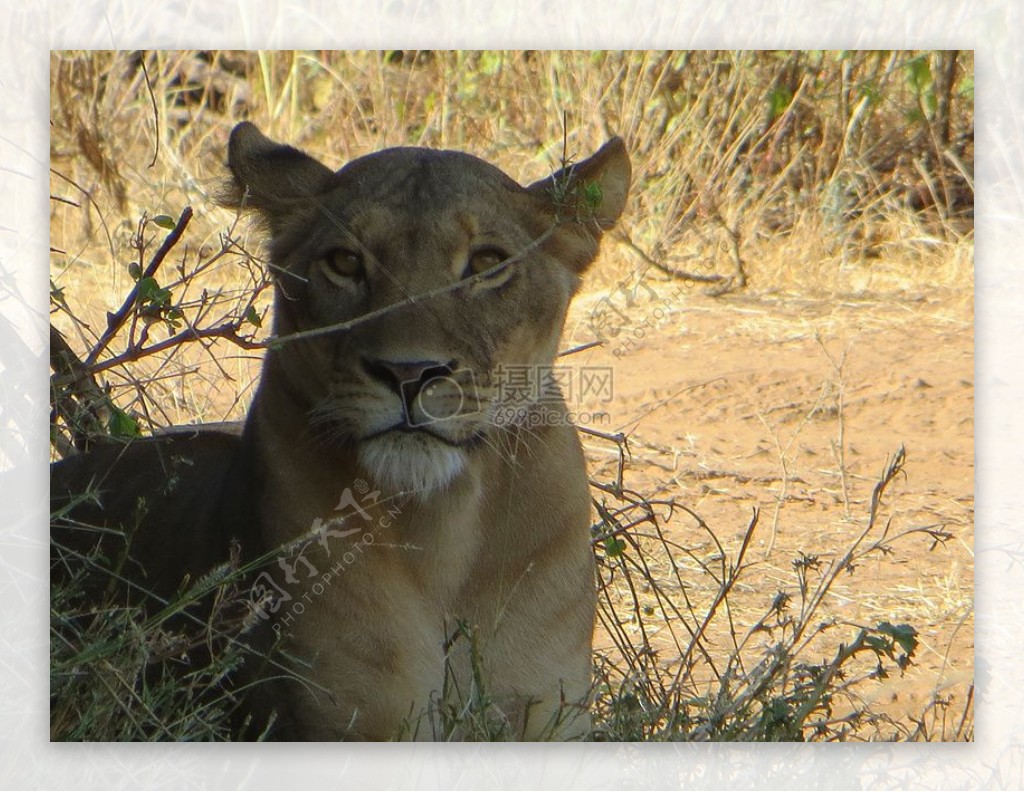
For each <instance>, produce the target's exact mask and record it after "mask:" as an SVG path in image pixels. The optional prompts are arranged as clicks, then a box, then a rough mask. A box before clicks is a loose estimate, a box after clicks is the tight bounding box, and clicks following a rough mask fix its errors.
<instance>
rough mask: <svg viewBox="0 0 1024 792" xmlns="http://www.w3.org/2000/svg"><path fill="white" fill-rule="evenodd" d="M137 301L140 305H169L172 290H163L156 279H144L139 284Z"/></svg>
mask: <svg viewBox="0 0 1024 792" xmlns="http://www.w3.org/2000/svg"><path fill="white" fill-rule="evenodd" d="M137 300H138V302H140V303H152V304H153V305H156V306H161V305H169V304H170V301H171V290H170V289H161V288H160V284H159V283H157V282H156V278H153V277H148V278H143V279H142V280H140V281H139V284H138V296H137Z"/></svg>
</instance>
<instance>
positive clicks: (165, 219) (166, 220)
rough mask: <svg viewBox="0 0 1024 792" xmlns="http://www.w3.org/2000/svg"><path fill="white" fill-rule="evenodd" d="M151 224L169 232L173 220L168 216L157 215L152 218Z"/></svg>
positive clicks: (172, 227) (172, 225)
mask: <svg viewBox="0 0 1024 792" xmlns="http://www.w3.org/2000/svg"><path fill="white" fill-rule="evenodd" d="M153 224H154V225H158V226H160V227H161V228H166V229H167V230H168V231H171V230H173V229H174V218H173V217H171V216H170V215H157V216H156V217H154V218H153Z"/></svg>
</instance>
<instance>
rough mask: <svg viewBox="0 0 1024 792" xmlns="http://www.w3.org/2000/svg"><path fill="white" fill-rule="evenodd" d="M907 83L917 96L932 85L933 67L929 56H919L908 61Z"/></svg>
mask: <svg viewBox="0 0 1024 792" xmlns="http://www.w3.org/2000/svg"><path fill="white" fill-rule="evenodd" d="M906 69H907V82H908V83H909V84H910V87H911V89H912V90H913V91H914V93H916V94H921V93H923V92H924V91H925V89H927V88H928V86H929V85H931V84H932V67H931V65H930V64H929V63H928V56H927V55H918V56H917V57H916V58H912V59H911V60H909V61H907V65H906Z"/></svg>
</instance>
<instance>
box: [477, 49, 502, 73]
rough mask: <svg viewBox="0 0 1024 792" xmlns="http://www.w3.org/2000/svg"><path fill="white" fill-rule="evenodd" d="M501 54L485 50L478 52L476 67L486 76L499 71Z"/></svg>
mask: <svg viewBox="0 0 1024 792" xmlns="http://www.w3.org/2000/svg"><path fill="white" fill-rule="evenodd" d="M501 66H502V56H501V53H500V52H492V51H490V50H486V51H484V52H481V53H480V63H479V66H478V68H479V69H480V72H481V73H482V74H486V75H487V76H488V77H489V76H491V75H494V74H497V73H498V72H500V71H501Z"/></svg>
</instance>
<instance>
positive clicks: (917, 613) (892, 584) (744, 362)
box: [563, 281, 974, 716]
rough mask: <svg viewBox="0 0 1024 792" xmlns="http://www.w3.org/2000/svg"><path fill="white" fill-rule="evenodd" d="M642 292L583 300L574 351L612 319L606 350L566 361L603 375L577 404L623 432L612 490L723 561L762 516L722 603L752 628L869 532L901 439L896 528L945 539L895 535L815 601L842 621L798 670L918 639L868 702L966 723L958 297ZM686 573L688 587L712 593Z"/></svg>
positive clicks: (594, 464) (964, 441)
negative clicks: (940, 712) (798, 571)
mask: <svg viewBox="0 0 1024 792" xmlns="http://www.w3.org/2000/svg"><path fill="white" fill-rule="evenodd" d="M650 285H651V288H650V289H648V288H646V286H645V287H644V288H643V289H638V290H635V291H634V292H633V293H631V294H630V295H629V298H632V303H633V304H632V305H630V304H629V298H627V296H626V295H625V293H623V292H612V293H609V292H604V293H603V294H602V293H597V294H590V295H584V296H582V297H581V298H580V299H579V300H578V301H577V303H576V304H575V305H574V308H573V311H572V314H571V316H570V323H569V325H568V327H567V331H568V332H569V334H570V338H569V340H568V343H567V347H568V346H572V345H573V343H580V342H582V341H584V340H587V339H588V338H592V337H593V331H594V329H595V327H601V326H602V325H601V322H604V319H603V317H604V316H605V314H602V313H601V312H602V311H605V312H606V311H607V310H608V308H609V307H615V308H617V309H618V312H617V313H616V314H615V316H616V317H617V319H616V321H615V322H613V323H611V324H609V323H607V322H604V325H603V328H604V329H603V330H602V331H601V332H602V333H603V335H605V336H606V339H607V340H606V342H605V344H604V345H603V346H601V347H598V348H594V349H590V350H586V351H584V352H581V353H577V354H575V355H572V356H570V357H567V358H564V359H563V361H564V362H569V361H571V363H572V365H573V366H578V367H581V369H582V368H587V369H589V368H590V367H595V370H597V369H599V368H600V367H602V366H611V367H612V371H613V377H614V380H613V382H614V394H613V397H612V398H611V399H610V400H609V401H606V402H603V403H600V404H599V403H597V402H596V401H595V400H593V399H591V401H590V402H589V403H587V404H586V405H583V406H582V407H581V409H585V408H589V410H590V411H594V410H598V409H602V408H603V409H604V410H605V411H607V413H608V418H607V419H606V420H604V421H600V420H594V421H592V422H591V423H590V424H589V425H590V426H591V427H592V428H594V429H598V430H601V431H604V432H626V433H627V434H628V436H629V438H630V447H631V449H632V451H633V458H632V461H631V463H630V464H629V465H627V468H626V474H625V483H626V484H627V485H628V486H630V487H632V488H633V489H635V490H637V491H639V492H642V493H643V494H644V495H645V496H647V497H649V498H674V499H675V500H676V501H678V502H679V503H682V504H685V505H686V506H688V507H690V508H692V509H694V510H695V511H697V512H698V513H699V514H700V515H701V517H703V518H704V520H705V521H706V522H707V523H708V524H709V526H710V527H711V528H712V530H713V531H714V532H715V535H716V536H717V537H718V538H719V539H720V540H721V541H722V543H723V545H725V548H726V552H727V554H728V553H729V552H735V551H736V549H737V545H738V543H739V540H740V537H741V536H742V534H743V532H744V529H745V528H746V526H747V524H748V523H749V521H750V516H751V510H752V509H753V508H758V509H760V510H761V512H760V522H759V525H758V528H757V529H756V532H755V534H754V539H753V542H752V544H751V546H750V550H749V551H748V560H749V562H750V563H751V567H750V568H749V569H748V570H747V571H746V573H745V575H744V577H743V579H742V585H740V586H738V587H737V595H736V597H735V598H734V605H735V607H734V609H733V610H734V614H733V616H734V618H735V620H736V621H737V623H739V624H741V625H742V624H744V620H746V622H745V623H746V624H747V625H749V624H750V623H752V621H753V619H754V618H756V615H757V614H760V613H763V612H764V610H765V608H766V607H767V605H768V604H769V603H770V602H771V599H772V597H773V596H774V595H775V594H776V592H778V591H780V590H786V591H789V592H794V591H795V581H796V578H795V573H794V570H793V566H792V561H793V560H794V559H795V558H797V557H798V556H799V554H800V553H804V554H808V555H809V554H814V555H817V556H819V557H821V559H822V560H823V561H825V562H828V561H831V560H833V559H835V558H837V557H838V556H839V555H841V554H842V553H843V552H844V551H845V550H846V548H847V547H849V546H850V543H851V542H853V541H854V540H855V539H856V537H857V536H858V535H859V534H860V533H861V532H862V531H863V530H864V527H865V525H866V524H867V520H868V511H869V502H870V497H871V492H872V489H873V487H874V485H875V482H876V481H877V480H878V476H879V474H880V473H881V471H882V470H883V468H884V466H885V464H886V462H887V459H888V458H889V457H890V456H891V455H892V454H893V453H895V452H896V451H897V449H898V448H899V447H900V445H901V444H902V445H903V446H904V447H905V449H906V466H905V473H906V475H905V476H904V477H900V478H899V479H897V480H896V481H895V482H894V483H893V485H892V487H891V489H890V491H889V493H888V494H887V497H886V499H885V501H884V504H883V510H884V513H885V516H886V517H887V518H888V517H890V516H891V524H890V533H891V534H896V533H899V532H900V531H904V530H907V529H910V528H920V527H930V528H933V529H935V530H937V531H940V532H943V533H945V534H948V538H947V539H946V540H945V541H944V542H940V543H938V544H936V543H935V541H934V540H933V537H932V536H931V535H929V534H927V533H918V534H914V535H911V536H907V537H905V538H904V539H901V540H899V541H898V542H896V543H895V545H894V552H893V553H891V554H888V555H885V556H882V555H881V554H877V557H875V558H872V559H867V560H865V562H864V563H863V564H862V565H860V566H859V567H858V568H857V569H856V570H855V572H854V574H849V575H847V574H844V575H843V576H842V578H841V579H840V580H839V581H838V584H837V586H836V587H835V588H834V589H833V590H832V592H831V593H830V594H829V596H828V597H827V599H826V600H825V603H824V604H825V608H826V609H827V611H828V614H827V615H829V616H831V617H834V618H836V619H837V620H838V621H839V625H840V626H839V627H838V628H837V629H836V630H835V631H834V632H835V633H836V634H835V635H834V642H833V649H832V650H830V651H827V653H826V650H824V649H823V650H822V655H821V656H819V657H816V658H812V659H814V660H818V661H820V660H821V659H824V658H825V657H826V656H828V655H830V654H831V653H832V652H833V651H834V646H835V645H836V644H838V642H839V641H841V640H844V639H847V640H848V639H849V638H850V637H852V635H853V634H854V632H855V628H854V627H853V625H876V624H878V623H879V622H883V621H888V622H891V623H892V624H903V623H906V624H911V625H912V626H913V627H915V628H916V629H917V630H918V633H919V639H920V642H921V643H920V647H919V649H918V651H917V653H916V655H915V657H914V664H913V665H912V666H911V667H910V669H908V671H907V672H906V674H905V675H902V676H901V675H899V674H897V675H893V676H890V677H889V678H888V679H886V680H884V681H883V682H880V683H870V685H869V688H868V689H866V690H865V691H863V692H864V693H865V695H866V696H867V697H868V698H869V699H870V700H874V701H876V702H878V705H879V706H881V707H882V708H884V709H885V710H886V711H887V712H890V713H891V714H893V715H896V716H902V715H916V714H919V713H920V712H921V710H922V708H923V707H924V706H925V705H926V704H927V703H928V702H929V701H930V700H931V699H932V697H933V695H935V694H939V695H941V696H944V697H948V696H950V695H953V697H954V699H953V700H954V702H957V701H958V702H959V703H960V711H961V712H962V711H963V702H964V701H965V700H966V694H967V688H968V686H969V684H970V682H971V678H972V676H973V527H974V494H973V493H974V403H973V402H974V398H973V393H974V374H973V370H974V336H973V317H972V306H971V304H970V302H969V300H967V299H964V298H963V297H962V296H961V297H960V298H944V299H943V298H930V297H925V296H920V295H917V296H914V295H905V296H903V297H900V298H893V297H889V298H887V299H884V300H883V299H864V300H859V301H854V300H850V301H846V302H837V301H836V300H830V301H808V300H799V299H770V298H758V297H750V296H744V295H739V296H727V297H722V298H716V299H712V298H708V297H705V296H703V295H701V294H700V293H699V290H698V289H693V288H691V289H681V288H680V286H678V285H674V284H672V283H669V282H665V281H661V282H656V283H655V282H652V283H651V284H650ZM609 301H610V302H611V306H610V305H609ZM595 317H596V318H595ZM584 440H585V446H586V449H587V453H588V457H589V460H590V469H591V476H592V478H593V479H595V480H598V481H611V480H612V479H614V478H615V475H616V468H617V461H616V452H615V448H614V445H613V444H611V443H608V442H606V441H603V440H601V439H600V438H597V437H594V436H589V437H588V436H584ZM783 459H784V460H785V464H783ZM665 533H666V536H667V537H668V538H669V539H671V540H673V541H676V542H678V543H679V544H680V545H681V546H683V547H686V548H688V549H691V550H693V551H694V553H695V554H702V553H703V554H705V555H706V554H708V553H711V552H713V551H714V549H715V548H714V547H713V546H712V545H711V544H710V543H709V542H708V537H707V535H706V534H705V533H703V532H702V531H700V530H698V529H697V528H696V526H695V524H694V521H693V520H692V519H691V518H690V517H688V516H687V515H685V514H677V515H675V516H673V517H672V518H671V519H669V520H668V521H667V522H666V523H665ZM691 572H692V573H693V579H692V580H688V581H685V583H686V585H687V586H691V585H692V593H693V594H696V595H699V594H700V593H701V591H703V592H704V593H705V594H712V593H713V592H714V590H715V589H716V588H717V587H716V586H715V585H714V584H713V582H712V581H709V580H707V579H706V577H702V575H701V573H700V571H699V568H694V569H691ZM665 585H666V586H667V587H671V581H670V580H669V578H668V576H666V578H665ZM748 607H749V610H748V609H747V608H748ZM822 615H823V616H825V615H826V614H822ZM953 709H955V707H951V708H950V710H951V711H952V710H953Z"/></svg>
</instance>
